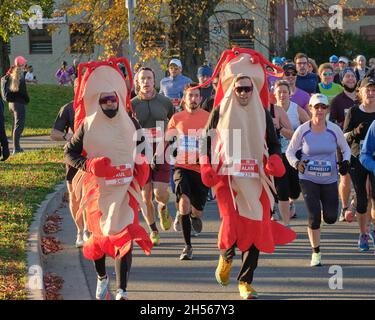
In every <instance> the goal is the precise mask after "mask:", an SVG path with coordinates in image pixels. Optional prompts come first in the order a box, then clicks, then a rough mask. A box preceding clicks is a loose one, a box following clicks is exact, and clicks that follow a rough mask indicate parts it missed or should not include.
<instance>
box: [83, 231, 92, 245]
mask: <svg viewBox="0 0 375 320" xmlns="http://www.w3.org/2000/svg"><path fill="white" fill-rule="evenodd" d="M90 236H91V233H90V232H89V231H88V230H85V231H84V232H83V241H84V242H86V241H87V240H89V238H90Z"/></svg>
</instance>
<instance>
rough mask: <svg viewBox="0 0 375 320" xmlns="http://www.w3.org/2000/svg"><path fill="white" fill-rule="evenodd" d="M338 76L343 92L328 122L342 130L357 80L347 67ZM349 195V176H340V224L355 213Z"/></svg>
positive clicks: (336, 98) (336, 101)
mask: <svg viewBox="0 0 375 320" xmlns="http://www.w3.org/2000/svg"><path fill="white" fill-rule="evenodd" d="M340 59H341V58H340ZM339 63H340V60H339ZM339 75H340V83H341V84H342V86H343V88H344V91H343V92H342V93H340V94H339V95H337V96H336V97H335V98H333V100H332V101H331V106H330V110H331V112H330V114H329V120H330V121H332V122H334V123H336V124H337V125H338V126H339V127H340V128H341V129H342V128H343V126H344V120H345V115H346V114H347V113H348V111H349V109H350V108H351V107H353V105H354V104H355V103H356V101H357V93H356V84H357V79H356V77H355V73H354V70H353V69H352V68H349V67H347V68H344V69H342V70H341V71H340V73H339ZM337 159H338V160H339V161H341V160H342V158H341V152H337ZM350 193H351V179H350V174H346V175H344V176H342V175H340V184H339V195H340V199H341V212H340V218H339V221H341V222H343V221H346V219H348V222H351V221H352V219H353V215H354V213H355V208H354V199H353V200H352V201H351V202H350Z"/></svg>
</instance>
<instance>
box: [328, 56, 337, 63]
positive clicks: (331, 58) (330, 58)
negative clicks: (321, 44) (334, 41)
mask: <svg viewBox="0 0 375 320" xmlns="http://www.w3.org/2000/svg"><path fill="white" fill-rule="evenodd" d="M338 61H339V58H338V56H335V55H332V56H330V57H329V62H331V63H337V62H338Z"/></svg>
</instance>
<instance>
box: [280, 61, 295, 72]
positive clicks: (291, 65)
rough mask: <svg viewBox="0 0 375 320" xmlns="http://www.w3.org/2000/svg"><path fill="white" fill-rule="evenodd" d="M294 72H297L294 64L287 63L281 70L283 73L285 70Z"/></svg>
mask: <svg viewBox="0 0 375 320" xmlns="http://www.w3.org/2000/svg"><path fill="white" fill-rule="evenodd" d="M290 69H292V70H294V71H295V72H297V68H296V65H295V64H294V63H287V64H285V65H284V66H283V70H284V71H287V70H290Z"/></svg>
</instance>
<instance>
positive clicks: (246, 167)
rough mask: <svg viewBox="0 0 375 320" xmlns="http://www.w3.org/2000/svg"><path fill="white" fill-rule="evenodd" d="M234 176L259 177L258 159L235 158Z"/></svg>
mask: <svg viewBox="0 0 375 320" xmlns="http://www.w3.org/2000/svg"><path fill="white" fill-rule="evenodd" d="M233 176H235V177H242V178H259V163H258V160H253V159H250V160H235V161H234V162H233Z"/></svg>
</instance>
